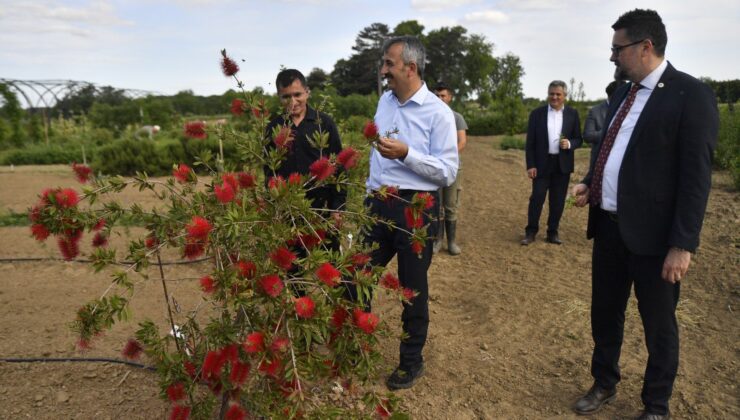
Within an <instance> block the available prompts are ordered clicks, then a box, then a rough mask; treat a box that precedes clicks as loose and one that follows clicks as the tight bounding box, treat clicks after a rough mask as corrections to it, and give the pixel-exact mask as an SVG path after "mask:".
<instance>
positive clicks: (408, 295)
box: [401, 287, 416, 300]
mask: <svg viewBox="0 0 740 420" xmlns="http://www.w3.org/2000/svg"><path fill="white" fill-rule="evenodd" d="M401 293H403V297H404V298H406V300H411V299H413V298H415V297H416V292H414V291H413V290H411V289H409V288H408V287H404V288H403V290H402V291H401Z"/></svg>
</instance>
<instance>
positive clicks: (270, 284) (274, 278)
mask: <svg viewBox="0 0 740 420" xmlns="http://www.w3.org/2000/svg"><path fill="white" fill-rule="evenodd" d="M260 287H262V291H263V292H265V294H266V295H267V296H270V297H277V295H279V294H280V292H282V291H283V287H285V286H284V285H283V281H282V280H280V277H279V276H278V275H277V274H271V275H269V276H264V277H262V278H261V279H260Z"/></svg>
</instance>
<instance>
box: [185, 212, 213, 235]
mask: <svg viewBox="0 0 740 420" xmlns="http://www.w3.org/2000/svg"><path fill="white" fill-rule="evenodd" d="M186 228H187V230H188V236H189V237H191V238H193V239H200V240H203V239H207V238H208V234H209V233H211V229H213V226H212V225H211V223H210V222H209V221H208V220H206V219H204V218H203V217H200V216H193V218H192V219H191V220H190V223H189V224H188V225H187V226H186Z"/></svg>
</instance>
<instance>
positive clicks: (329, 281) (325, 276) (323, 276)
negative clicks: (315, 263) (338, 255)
mask: <svg viewBox="0 0 740 420" xmlns="http://www.w3.org/2000/svg"><path fill="white" fill-rule="evenodd" d="M341 276H342V273H341V272H340V271H339V270H337V269H336V268H334V266H333V265H331V264H329V263H328V262H327V263H323V264H321V267H319V269H318V270H316V277H318V278H319V280H321V282H323V283H324V284H326V285H327V286H330V287H334V286H336V285H338V284H339V278H340V277H341Z"/></svg>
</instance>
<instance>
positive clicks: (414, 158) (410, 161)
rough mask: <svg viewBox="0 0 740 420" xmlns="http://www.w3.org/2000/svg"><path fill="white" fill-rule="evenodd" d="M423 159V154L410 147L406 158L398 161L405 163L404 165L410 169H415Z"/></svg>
mask: <svg viewBox="0 0 740 420" xmlns="http://www.w3.org/2000/svg"><path fill="white" fill-rule="evenodd" d="M422 157H423V156H422V155H421V153H419V152H417V151H416V150H414V149H412V148H410V147H409V151H408V152H407V153H406V157H405V158H403V159H398V160H399V161H401V162H403V164H404V165H406V166H408V167H414V166H415V165H417V164H418V163H419V162H421V159H422Z"/></svg>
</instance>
